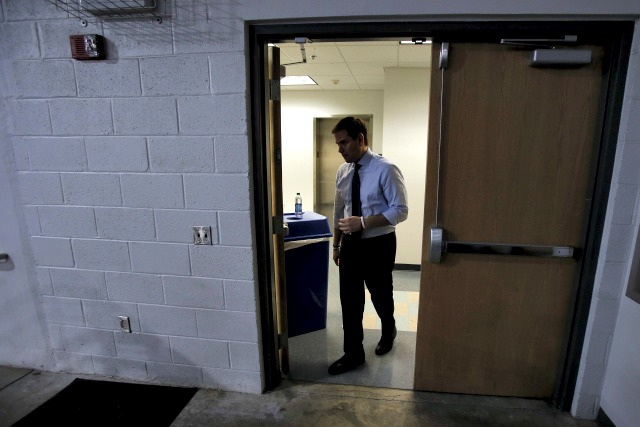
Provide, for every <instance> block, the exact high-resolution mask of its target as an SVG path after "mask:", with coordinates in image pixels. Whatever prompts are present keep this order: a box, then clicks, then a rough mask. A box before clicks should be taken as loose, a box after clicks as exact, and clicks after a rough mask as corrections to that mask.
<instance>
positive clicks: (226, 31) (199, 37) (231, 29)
mask: <svg viewBox="0 0 640 427" xmlns="http://www.w3.org/2000/svg"><path fill="white" fill-rule="evenodd" d="M179 12H180V11H178V13H177V14H176V17H175V18H174V22H175V24H174V46H175V52H176V53H197V52H234V53H235V52H242V51H243V50H244V43H245V42H244V28H243V21H242V20H240V19H229V18H220V17H219V16H210V17H209V18H208V19H201V18H199V17H198V19H194V16H193V15H192V14H193V12H191V11H188V10H185V9H182V11H181V12H183V15H182V16H181V15H180V14H179ZM184 12H186V13H184ZM198 13H200V12H198Z"/></svg>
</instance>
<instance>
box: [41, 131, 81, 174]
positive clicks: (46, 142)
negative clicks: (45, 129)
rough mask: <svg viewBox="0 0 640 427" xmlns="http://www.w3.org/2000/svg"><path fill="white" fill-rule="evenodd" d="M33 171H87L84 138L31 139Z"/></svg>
mask: <svg viewBox="0 0 640 427" xmlns="http://www.w3.org/2000/svg"><path fill="white" fill-rule="evenodd" d="M29 159H30V160H31V170H34V171H37V170H41V171H71V172H74V171H75V172H81V171H86V170H87V155H86V153H85V149H84V141H83V139H82V138H30V139H29Z"/></svg>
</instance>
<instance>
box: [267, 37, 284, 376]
mask: <svg viewBox="0 0 640 427" xmlns="http://www.w3.org/2000/svg"><path fill="white" fill-rule="evenodd" d="M268 62H269V73H268V77H269V85H268V86H267V87H268V88H269V111H268V118H267V123H268V129H269V152H270V155H269V157H268V158H269V162H270V165H269V167H270V170H271V188H270V191H271V212H272V215H273V217H272V218H273V230H274V234H273V265H274V275H275V290H276V317H277V325H278V347H279V356H280V369H281V371H282V373H284V374H287V373H288V372H289V344H288V331H287V293H286V285H285V268H284V232H285V229H284V227H285V223H284V212H283V202H282V143H281V133H280V49H278V48H277V47H269V50H268Z"/></svg>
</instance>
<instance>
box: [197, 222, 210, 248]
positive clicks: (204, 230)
mask: <svg viewBox="0 0 640 427" xmlns="http://www.w3.org/2000/svg"><path fill="white" fill-rule="evenodd" d="M193 244H194V245H211V244H212V243H211V227H208V226H193Z"/></svg>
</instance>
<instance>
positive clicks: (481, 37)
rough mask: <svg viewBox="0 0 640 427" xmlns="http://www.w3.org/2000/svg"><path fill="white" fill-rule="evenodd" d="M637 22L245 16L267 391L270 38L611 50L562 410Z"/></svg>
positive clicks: (588, 292) (273, 345) (270, 360)
mask: <svg viewBox="0 0 640 427" xmlns="http://www.w3.org/2000/svg"><path fill="white" fill-rule="evenodd" d="M633 28H634V22H633V21H565V22H561V21H539V22H536V21H494V22H486V21H484V22H423V21H419V20H416V21H409V22H407V21H405V22H399V21H391V20H390V21H388V22H362V23H353V22H346V20H345V22H338V21H336V22H335V23H331V24H327V23H304V24H299V23H295V22H294V21H291V22H290V23H278V24H260V23H248V26H247V31H248V43H249V58H248V62H249V64H248V65H249V67H248V69H249V73H250V75H249V90H248V96H249V102H250V105H249V108H250V119H249V120H250V123H249V125H250V132H251V134H250V138H251V142H252V143H251V146H252V154H251V159H252V167H251V175H252V179H253V181H252V190H253V206H254V217H253V222H254V227H255V233H256V242H255V244H256V264H257V269H258V276H257V280H258V291H259V304H260V312H259V316H260V327H261V343H262V356H263V363H264V365H263V366H264V368H263V369H264V376H265V391H267V390H271V389H273V388H275V387H276V386H277V385H278V384H280V381H281V374H280V367H279V365H278V357H277V354H278V351H277V347H278V345H277V344H278V337H277V328H276V323H275V322H276V319H275V292H274V287H273V256H272V253H271V231H272V224H271V213H270V209H269V206H270V203H269V186H270V171H269V168H268V161H269V159H266V158H265V157H266V155H267V144H268V139H267V138H266V136H268V134H267V133H266V132H267V129H266V124H265V123H264V117H265V108H266V106H265V100H264V96H263V94H264V93H266V92H265V91H266V88H265V84H264V81H265V80H264V73H265V71H266V66H265V60H266V48H267V43H269V42H283V41H289V42H291V41H293V40H294V38H295V37H297V36H300V34H304V35H305V36H306V37H308V38H310V39H312V40H314V39H316V40H322V41H349V40H354V39H359V40H369V39H371V40H381V39H384V38H385V37H386V38H396V37H431V38H433V39H434V40H436V41H447V42H453V41H468V42H481V41H495V40H499V39H501V38H549V37H552V36H559V35H564V34H578V35H579V36H580V37H581V42H585V43H586V42H589V41H591V42H592V43H597V44H603V45H604V46H605V49H606V50H607V52H608V55H607V56H606V59H605V64H604V79H603V80H604V81H605V87H604V88H603V89H604V90H603V96H604V97H605V99H603V102H602V104H601V105H603V109H602V111H601V115H600V117H601V118H602V121H601V123H602V126H601V128H600V129H599V132H598V133H599V134H600V141H601V144H600V149H599V152H598V161H597V165H598V166H597V168H596V170H595V171H594V174H593V176H592V178H591V179H592V183H593V188H594V194H593V198H592V204H591V210H590V212H589V214H588V226H587V229H588V232H587V236H586V239H585V242H584V246H583V247H584V252H583V258H582V266H581V269H580V273H579V275H578V276H579V277H578V279H577V280H578V283H577V286H576V289H577V291H576V295H575V298H574V300H575V305H574V311H573V313H572V315H571V316H570V317H571V319H572V320H571V323H570V325H568V326H567V327H568V329H569V334H568V335H569V339H568V341H567V342H566V345H565V360H564V363H563V365H564V366H563V367H562V369H561V374H560V378H558V380H557V386H556V391H555V393H554V397H553V399H552V403H553V405H554V406H556V407H558V408H560V409H561V410H564V411H568V410H569V409H570V406H571V403H572V400H573V394H574V390H575V385H576V380H577V376H578V369H579V365H580V357H581V354H582V347H583V343H584V337H585V332H586V327H587V320H588V316H589V309H590V304H591V298H592V292H593V285H594V280H595V273H596V267H597V262H598V255H599V249H600V243H601V239H602V231H603V229H604V222H605V215H606V208H607V200H608V197H609V191H610V188H611V176H612V173H613V165H614V160H615V151H616V145H617V138H618V131H619V126H620V116H621V110H622V101H623V96H624V84H625V77H626V72H627V65H628V61H629V55H630V52H631V39H632V36H633Z"/></svg>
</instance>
